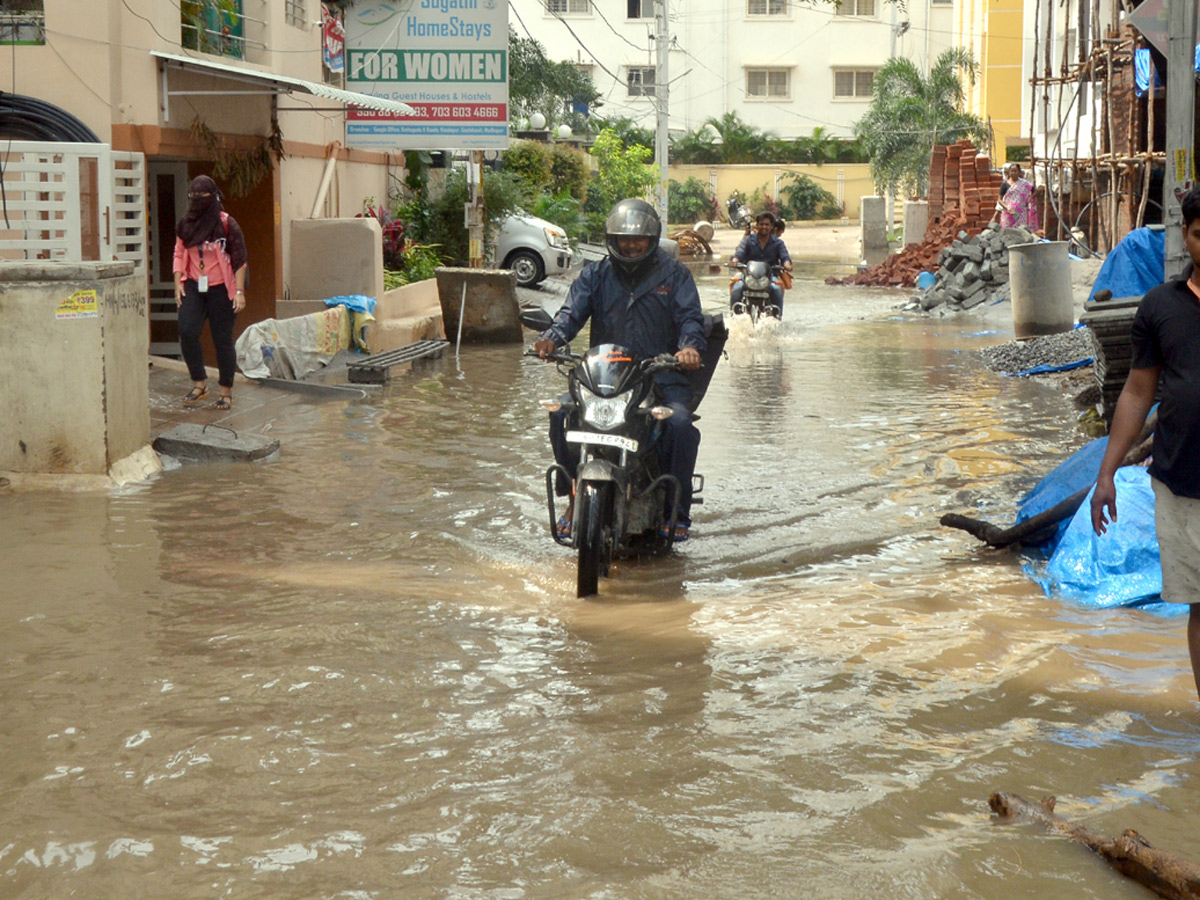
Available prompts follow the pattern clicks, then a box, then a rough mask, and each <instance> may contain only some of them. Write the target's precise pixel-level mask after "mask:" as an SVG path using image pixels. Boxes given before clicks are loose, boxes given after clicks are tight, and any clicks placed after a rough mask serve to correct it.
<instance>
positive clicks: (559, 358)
mask: <svg viewBox="0 0 1200 900" xmlns="http://www.w3.org/2000/svg"><path fill="white" fill-rule="evenodd" d="M521 355H522V356H532V357H533V358H534V359H543V357H542V356H541V355H540V354H539V353H538V352H537V351H536V350H534V349H533V348H532V347H527V348H525V352H524V353H522V354H521ZM544 358H545V359H548V360H553V361H554V362H561V363H572V362H578V361H579V360H581V359H583V354H581V353H572V352H571V348H570V347H556V348H554V352H553V353H547V354H546V356H545V357H544Z"/></svg>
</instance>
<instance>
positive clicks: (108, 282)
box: [0, 262, 150, 475]
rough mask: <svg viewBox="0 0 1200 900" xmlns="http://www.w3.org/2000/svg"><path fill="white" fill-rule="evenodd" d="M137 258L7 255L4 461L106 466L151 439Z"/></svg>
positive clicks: (0, 348)
mask: <svg viewBox="0 0 1200 900" xmlns="http://www.w3.org/2000/svg"><path fill="white" fill-rule="evenodd" d="M147 307H148V298H147V295H146V280H145V278H139V277H136V276H134V274H133V264H132V263H125V262H120V263H52V262H0V322H3V323H4V327H3V328H0V384H3V385H4V386H5V388H4V390H3V391H0V470H4V471H11V472H22V473H53V474H91V475H104V474H106V473H108V472H109V470H110V469H111V468H112V466H113V464H114V463H116V462H118V461H119V460H121V459H124V458H125V457H127V456H130V455H132V454H133V453H135V452H137V451H139V450H141V449H142V448H144V447H145V446H146V445H147V444H149V442H150V387H149V371H148V369H147V366H146V357H147V355H148V353H149V350H150V330H149V327H148V319H147Z"/></svg>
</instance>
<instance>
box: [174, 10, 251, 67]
mask: <svg viewBox="0 0 1200 900" xmlns="http://www.w3.org/2000/svg"><path fill="white" fill-rule="evenodd" d="M179 11H180V24H181V32H182V35H181V38H182V39H181V43H182V44H183V46H184V48H185V49H188V50H200V51H201V52H203V53H212V54H214V55H216V56H232V57H236V58H238V59H241V58H242V57H244V56H245V53H246V46H245V44H246V38H245V34H244V32H243V27H244V22H243V17H242V0H233V2H232V3H218V2H217V0H180V3H179Z"/></svg>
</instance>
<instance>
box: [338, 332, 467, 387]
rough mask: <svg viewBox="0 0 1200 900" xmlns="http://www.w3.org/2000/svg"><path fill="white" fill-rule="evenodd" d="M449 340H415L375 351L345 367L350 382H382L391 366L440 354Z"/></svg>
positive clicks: (388, 373) (447, 345) (386, 377)
mask: <svg viewBox="0 0 1200 900" xmlns="http://www.w3.org/2000/svg"><path fill="white" fill-rule="evenodd" d="M449 346H450V342H449V341H442V340H436V341H416V342H414V343H411V344H408V345H406V346H404V347H401V348H399V349H398V350H388V351H387V352H386V353H376V354H375V355H374V356H368V357H367V358H366V359H363V360H359V361H358V362H354V363H350V364H349V365H348V366H347V367H346V372H347V376H348V377H349V379H350V383H351V384H383V383H384V382H386V381H387V380H388V377H389V375H390V372H391V369H392V366H400V365H404V364H405V363H410V362H413V361H414V360H418V359H424V358H425V357H429V356H441V355H442V353H444V352H445V350H446V348H447V347H449Z"/></svg>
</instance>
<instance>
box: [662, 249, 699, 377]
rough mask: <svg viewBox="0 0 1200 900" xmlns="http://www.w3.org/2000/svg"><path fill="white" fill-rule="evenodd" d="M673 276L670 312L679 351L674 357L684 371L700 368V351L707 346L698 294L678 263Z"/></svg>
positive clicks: (689, 277) (694, 285)
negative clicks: (672, 303) (672, 307)
mask: <svg viewBox="0 0 1200 900" xmlns="http://www.w3.org/2000/svg"><path fill="white" fill-rule="evenodd" d="M676 265H678V266H679V267H678V269H677V274H676V276H675V290H674V292H673V293H674V297H675V308H674V309H673V310H672V311H671V315H672V318H674V320H675V330H676V331H677V332H678V333H679V349H678V350H677V351H676V353H675V356H676V358H677V359H678V360H679V362H680V363H681V364H682V366H683V368H684V369H688V370H691V369H698V368H700V351H701V350H703V349H704V348H705V347H707V346H708V341H706V340H705V339H704V313H703V312H702V311H701V309H700V292H699V291H698V290H696V280H695V279H694V278H692V273H691V272H689V271H688V270H687V269H686V268H684V267H683V266H682V265H679V264H678V263H677V264H676Z"/></svg>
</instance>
